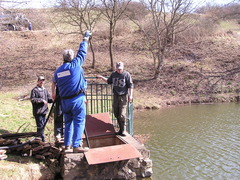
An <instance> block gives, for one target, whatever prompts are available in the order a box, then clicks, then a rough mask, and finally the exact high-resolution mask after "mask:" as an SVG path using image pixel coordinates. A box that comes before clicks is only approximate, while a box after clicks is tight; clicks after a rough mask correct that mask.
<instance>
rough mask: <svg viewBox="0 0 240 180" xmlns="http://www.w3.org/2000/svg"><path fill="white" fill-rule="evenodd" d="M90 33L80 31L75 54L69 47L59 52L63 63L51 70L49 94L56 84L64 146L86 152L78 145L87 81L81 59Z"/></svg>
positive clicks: (54, 95) (81, 133)
mask: <svg viewBox="0 0 240 180" xmlns="http://www.w3.org/2000/svg"><path fill="white" fill-rule="evenodd" d="M90 37H91V32H90V31H87V32H86V33H85V34H84V38H83V41H82V42H81V43H80V47H79V50H78V53H77V55H76V57H75V58H74V52H73V50H71V49H68V50H65V51H64V53H63V61H64V63H63V65H61V66H60V67H59V68H58V69H57V70H56V72H55V73H54V80H53V84H52V96H53V99H55V97H56V90H55V88H56V85H57V87H58V89H59V95H60V97H61V103H62V111H63V115H64V121H65V132H64V145H65V149H66V150H69V149H70V146H72V147H73V152H74V153H80V152H86V151H88V149H87V148H83V147H82V135H83V132H84V128H85V116H86V105H85V100H86V97H85V94H84V91H85V90H86V88H87V82H86V80H85V78H84V71H83V68H82V65H83V62H84V60H85V58H86V55H87V48H88V40H89V38H90Z"/></svg>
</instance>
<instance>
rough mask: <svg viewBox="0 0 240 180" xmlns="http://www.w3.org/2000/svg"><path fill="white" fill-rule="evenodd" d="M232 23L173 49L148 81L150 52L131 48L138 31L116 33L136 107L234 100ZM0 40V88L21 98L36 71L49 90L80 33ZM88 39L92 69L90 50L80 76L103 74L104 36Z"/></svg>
mask: <svg viewBox="0 0 240 180" xmlns="http://www.w3.org/2000/svg"><path fill="white" fill-rule="evenodd" d="M237 27H238V29H234V30H231V31H230V30H221V31H219V30H218V31H216V32H215V34H214V36H210V37H205V38H204V39H201V40H197V41H196V40H195V41H193V42H189V43H186V42H185V43H182V44H178V45H177V46H175V47H173V48H172V49H171V51H170V52H169V56H168V57H167V58H166V61H165V64H164V67H163V69H162V72H161V76H160V78H159V79H152V77H153V68H152V66H153V60H152V58H151V56H150V55H149V53H148V52H146V51H144V49H139V48H138V49H137V48H136V47H135V44H136V43H137V42H138V40H139V38H140V37H139V35H138V33H137V32H133V33H131V34H124V33H122V34H120V35H118V36H117V37H116V39H115V41H114V42H115V44H114V51H113V52H114V59H115V61H123V62H124V63H125V68H126V70H128V71H129V72H130V73H131V74H132V77H133V79H134V84H135V91H134V99H135V100H134V105H135V107H136V108H158V107H162V106H166V105H177V104H187V103H205V102H206V103H207V102H224V101H234V100H235V99H234V98H235V97H236V96H238V93H236V91H237V92H238V90H239V89H240V88H239V81H240V76H239V72H238V67H240V61H239V60H240V53H239V49H240V48H239V46H240V34H239V25H238V26H237ZM0 39H1V40H0V42H1V43H0V48H1V57H0V71H1V74H0V91H2V92H4V91H6V90H8V91H10V90H17V91H19V92H21V93H22V95H23V96H24V95H28V94H29V92H30V90H31V88H32V87H33V86H34V85H35V84H36V77H37V75H39V74H43V75H44V76H46V79H47V82H46V83H47V88H49V90H50V82H51V79H52V75H53V73H54V71H55V69H56V68H57V67H58V66H60V65H61V63H62V52H63V50H64V49H66V48H72V49H74V50H77V48H78V45H79V42H81V40H82V37H79V36H76V35H60V34H58V33H56V32H53V31H51V32H50V31H47V30H38V31H18V32H10V31H9V32H0ZM92 41H93V44H94V49H95V53H96V68H95V69H92V68H91V63H92V61H91V59H92V54H91V52H90V51H89V53H88V57H87V60H86V62H85V64H84V69H85V76H88V77H91V76H95V75H96V74H98V73H100V74H102V75H106V76H108V75H109V74H110V73H111V71H109V67H110V60H109V55H108V40H107V38H106V37H105V36H101V35H100V33H98V32H95V33H93V39H92ZM234 68H235V69H234ZM233 70H234V71H233ZM228 74H229V75H228Z"/></svg>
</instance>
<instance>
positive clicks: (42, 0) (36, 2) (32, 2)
mask: <svg viewBox="0 0 240 180" xmlns="http://www.w3.org/2000/svg"><path fill="white" fill-rule="evenodd" d="M8 1H11V0H8ZM12 1H20V2H23V1H25V2H26V3H24V4H23V5H21V6H22V7H26V8H45V7H51V6H53V5H54V3H55V2H56V0H12ZM194 1H195V2H196V3H197V4H198V5H199V6H202V5H204V2H208V3H211V4H218V5H224V4H227V3H229V2H232V1H233V0H194ZM237 1H240V0H237ZM2 5H3V4H2Z"/></svg>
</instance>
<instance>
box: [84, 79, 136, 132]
mask: <svg viewBox="0 0 240 180" xmlns="http://www.w3.org/2000/svg"><path fill="white" fill-rule="evenodd" d="M86 79H87V82H88V88H87V94H86V97H87V114H96V113H103V112H109V114H110V116H111V117H112V123H113V125H114V127H118V124H117V120H116V118H115V117H114V115H113V111H112V101H113V93H112V85H109V84H107V83H100V82H99V81H100V80H97V79H96V77H87V78H86ZM127 131H128V133H129V134H131V135H133V103H129V104H128V108H127Z"/></svg>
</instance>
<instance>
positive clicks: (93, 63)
mask: <svg viewBox="0 0 240 180" xmlns="http://www.w3.org/2000/svg"><path fill="white" fill-rule="evenodd" d="M89 43H90V49H91V51H92V58H93V59H92V68H93V69H94V68H95V62H96V61H95V52H94V49H93V44H92V40H90V41H89Z"/></svg>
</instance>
